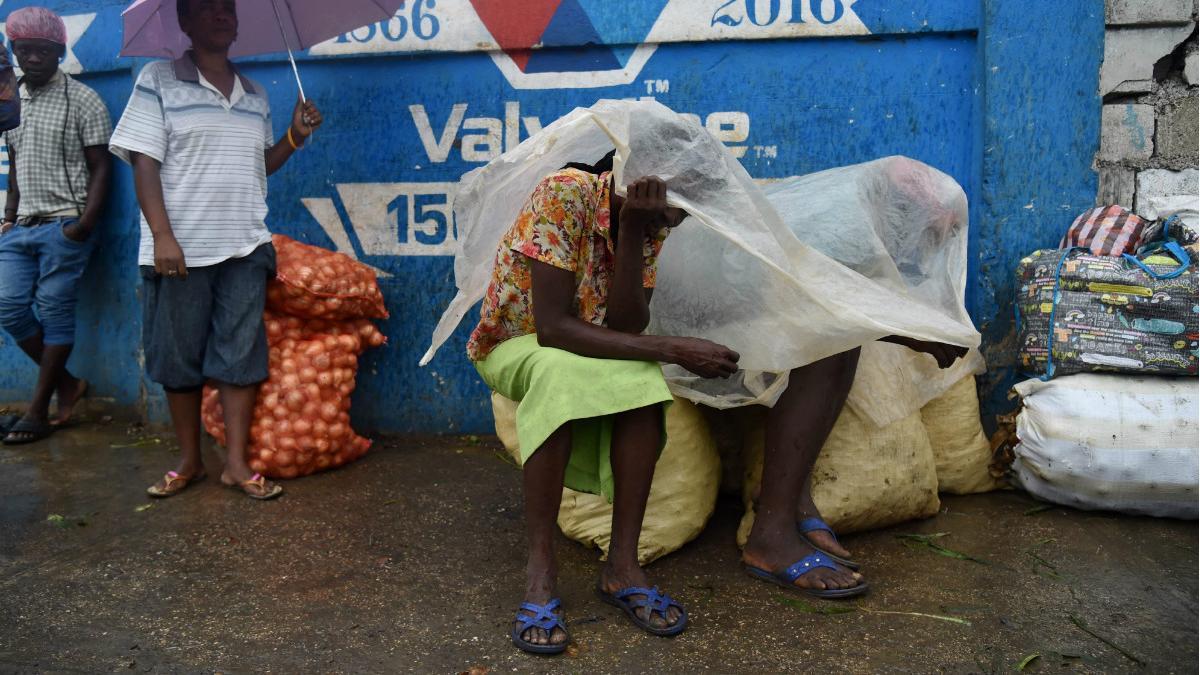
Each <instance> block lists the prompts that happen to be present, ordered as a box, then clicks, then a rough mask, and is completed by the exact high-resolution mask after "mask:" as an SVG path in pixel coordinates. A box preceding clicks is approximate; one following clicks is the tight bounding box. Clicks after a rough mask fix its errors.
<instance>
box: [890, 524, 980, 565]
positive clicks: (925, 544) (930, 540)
mask: <svg viewBox="0 0 1200 675" xmlns="http://www.w3.org/2000/svg"><path fill="white" fill-rule="evenodd" d="M948 536H950V533H949V532H935V533H933V534H898V535H896V538H897V539H899V540H900V541H901V543H903V544H904V545H905V546H907V547H909V548H913V549H918V548H925V549H928V550H930V551H932V552H934V553H936V554H938V555H940V556H944V557H947V558H954V559H955V560H968V561H970V562H974V563H979V564H980V565H989V564H991V563H989V562H988V561H986V560H984V559H982V558H977V557H975V556H973V555H968V554H966V553H963V552H961V551H955V550H954V549H950V548H946V547H945V546H942V545H941V544H939V543H937V542H936V541H934V540H935V539H941V538H942V537H948Z"/></svg>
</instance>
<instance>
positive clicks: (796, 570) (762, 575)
mask: <svg viewBox="0 0 1200 675" xmlns="http://www.w3.org/2000/svg"><path fill="white" fill-rule="evenodd" d="M743 567H744V568H745V570H746V572H747V573H748V574H749V575H750V576H752V577H754V578H755V579H762V580H763V581H769V582H771V583H773V584H775V585H777V586H782V587H784V588H786V589H788V590H790V591H796V592H800V593H805V594H807V595H811V596H813V597H814V598H822V599H824V600H835V599H839V598H854V597H858V596H860V595H862V594H864V593H866V592H867V589H869V588H870V586H869V585H868V584H867V583H866V582H865V581H864V582H860V583H859V584H858V585H857V586H855V587H853V588H826V589H820V588H801V587H800V586H797V585H796V580H797V579H799V578H800V577H802V576H804V575H805V574H808V573H809V572H812V571H814V570H816V569H819V568H821V567H827V568H829V569H831V570H838V569H841V568H840V567H838V565H837V563H835V562H833V561H832V560H830V559H829V558H827V557H825V554H824V553H813V554H811V555H807V556H805V557H804V558H802V559H800V560H799V561H798V562H796V563H794V564H793V565H792V566H791V567H789V568H787V569H786V570H784V571H782V572H771V571H770V570H764V569H762V568H761V567H755V566H753V565H743Z"/></svg>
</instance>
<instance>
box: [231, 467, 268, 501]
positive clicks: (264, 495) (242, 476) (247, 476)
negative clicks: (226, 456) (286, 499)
mask: <svg viewBox="0 0 1200 675" xmlns="http://www.w3.org/2000/svg"><path fill="white" fill-rule="evenodd" d="M221 484H222V485H225V486H227V487H238V488H241V490H242V492H245V493H246V494H247V495H249V496H251V497H256V498H258V499H270V498H272V497H277V496H279V495H281V494H283V488H281V487H280V486H279V484H277V483H273V482H271V481H269V480H267V479H266V477H264V476H262V475H260V474H256V473H254V472H253V471H251V470H250V469H248V468H247V467H244V466H243V467H240V468H238V469H235V468H233V467H230V466H226V467H225V470H224V471H223V472H221Z"/></svg>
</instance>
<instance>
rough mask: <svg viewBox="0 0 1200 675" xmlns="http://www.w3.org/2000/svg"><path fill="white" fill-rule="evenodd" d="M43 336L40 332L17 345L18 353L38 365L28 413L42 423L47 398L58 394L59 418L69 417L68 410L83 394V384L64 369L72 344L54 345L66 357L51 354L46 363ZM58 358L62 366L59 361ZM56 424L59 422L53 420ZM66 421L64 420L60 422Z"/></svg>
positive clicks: (47, 413) (46, 415)
mask: <svg viewBox="0 0 1200 675" xmlns="http://www.w3.org/2000/svg"><path fill="white" fill-rule="evenodd" d="M42 339H43V338H42V334H41V332H39V333H38V334H37V335H34V336H33V337H30V338H26V339H24V340H21V341H20V342H19V343H17V344H18V346H20V347H21V351H23V352H25V354H26V355H27V356H28V357H29V358H30V360H32V361H33V362H34V363H36V364H37V365H38V369H39V370H38V383H37V387H36V388H35V390H34V394H33V398H32V399H31V401H30V405H29V407H30V411H31V412H34V413H35V417H34V419H38V420H44V419H46V418H48V417H49V414H50V413H49V406H50V396H53V395H55V394H57V395H58V408H59V417H60V418H64V417H65V418H68V419H69V418H70V413H71V410H72V409H73V408H74V407H75V402H76V401H77V400H78V399H79V395H80V394H81V393H82V389H81V387H82V382H81V380H79V379H78V378H76V377H75V376H74V375H72V374H71V373H70V372H69V371H68V370H67V366H66V364H67V360H68V359H69V358H70V356H71V349H72V347H73V346H72V345H61V346H58V345H56V346H54V347H53V349H55V350H64V349H65V350H66V354H65V355H63V354H52V355H50V360H49V361H47V360H46V357H47V350H48V348H47V347H46V345H45V344H43V343H42ZM60 359H61V363H60V362H59V361H60ZM47 379H49V387H50V392H49V396H47V395H46V394H45V392H43V391H42V390H43V388H44V387H45V386H46V385H45V380H47ZM42 397H45V400H46V402H45V404H44V405H42V404H41V403H40V400H41V398H42ZM55 421H59V420H55ZM61 421H65V419H63V420H61Z"/></svg>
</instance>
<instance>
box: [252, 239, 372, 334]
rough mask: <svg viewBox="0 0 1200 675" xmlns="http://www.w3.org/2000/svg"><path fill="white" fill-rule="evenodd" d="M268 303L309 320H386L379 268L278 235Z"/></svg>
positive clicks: (275, 308) (278, 310)
mask: <svg viewBox="0 0 1200 675" xmlns="http://www.w3.org/2000/svg"><path fill="white" fill-rule="evenodd" d="M272 241H273V242H274V244H275V279H274V280H272V282H271V283H270V284H268V285H267V307H268V308H269V309H271V310H272V311H274V312H276V313H279V314H287V315H289V316H295V317H300V318H306V319H329V320H344V319H386V318H388V311H387V308H386V307H385V306H384V304H383V292H382V291H380V290H379V281H378V280H377V279H376V278H375V270H373V269H371V268H370V267H368V266H367V265H364V264H362V263H360V262H358V261H357V260H354V259H353V258H351V257H350V256H347V255H344V254H342V253H338V252H336V251H330V250H327V249H323V248H320V247H319V246H310V245H308V244H302V243H300V242H298V241H296V240H294V239H291V238H290V237H285V236H283V235H282V234H276V235H274V236H273V237H272Z"/></svg>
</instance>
